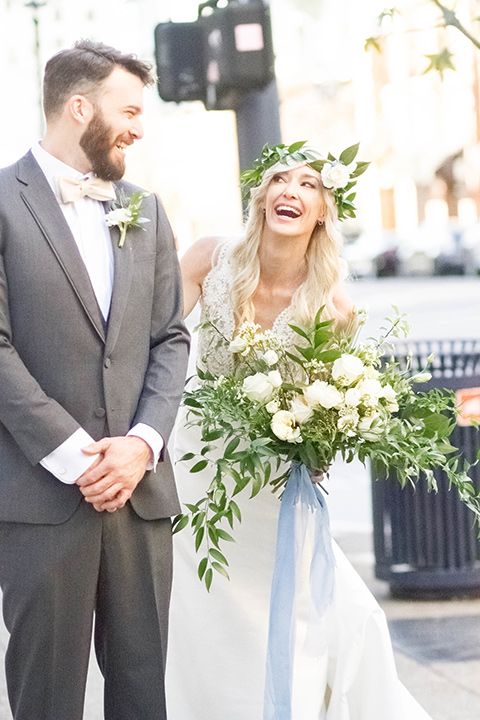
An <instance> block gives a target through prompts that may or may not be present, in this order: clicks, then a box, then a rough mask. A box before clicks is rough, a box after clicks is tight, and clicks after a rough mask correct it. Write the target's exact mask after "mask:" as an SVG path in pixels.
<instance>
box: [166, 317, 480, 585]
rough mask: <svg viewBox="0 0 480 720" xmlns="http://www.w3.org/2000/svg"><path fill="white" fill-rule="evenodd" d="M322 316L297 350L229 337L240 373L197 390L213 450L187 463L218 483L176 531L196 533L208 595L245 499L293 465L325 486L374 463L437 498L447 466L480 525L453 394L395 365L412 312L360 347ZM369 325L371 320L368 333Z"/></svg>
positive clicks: (199, 421)
mask: <svg viewBox="0 0 480 720" xmlns="http://www.w3.org/2000/svg"><path fill="white" fill-rule="evenodd" d="M322 310H323V308H322V309H321V310H320V311H319V312H318V313H317V316H316V318H315V320H314V322H313V323H312V325H311V327H308V328H302V327H298V326H296V325H291V326H290V327H291V329H292V330H293V332H294V333H295V335H296V337H297V338H298V344H296V345H294V346H293V347H287V346H286V344H285V340H284V339H283V338H282V337H280V336H278V335H276V334H275V333H273V332H272V331H265V332H261V331H260V328H259V326H257V325H255V324H253V323H248V322H247V323H244V324H243V325H242V326H241V327H240V328H239V330H238V333H237V334H236V336H235V338H234V339H233V340H232V341H231V342H229V341H228V340H227V339H226V338H222V337H221V335H220V333H219V334H218V336H219V338H220V340H221V341H222V342H223V343H227V344H228V346H229V350H230V352H231V353H232V356H233V358H234V365H233V371H232V372H230V373H229V374H227V375H221V376H215V375H213V374H212V373H210V372H208V371H207V370H202V369H199V370H198V375H199V378H200V381H201V382H200V384H199V385H198V386H197V387H195V388H194V389H193V390H190V391H187V392H186V395H185V399H184V403H185V405H186V406H188V408H189V423H190V424H193V425H198V426H199V428H200V430H201V440H202V443H203V447H202V449H201V451H200V453H199V454H198V455H195V454H194V453H187V454H186V455H184V456H183V457H182V458H181V461H187V462H190V463H191V464H192V466H191V468H190V471H191V472H192V473H197V472H201V471H202V470H204V469H205V468H207V467H208V468H209V473H211V476H212V480H211V482H210V484H209V487H208V488H207V489H206V491H205V493H204V495H203V496H202V497H201V498H200V499H199V500H198V501H197V502H195V503H192V504H188V505H186V509H187V512H186V513H184V514H181V515H178V516H177V517H176V518H175V519H174V526H173V527H174V532H178V531H180V530H182V529H184V528H186V527H187V526H190V528H191V530H192V532H193V534H194V536H195V548H196V550H197V552H199V551H200V550H202V553H201V555H202V557H201V560H200V563H199V567H198V574H199V577H200V579H201V580H203V581H204V582H205V584H206V587H207V589H210V586H211V583H212V580H213V574H214V571H217V572H218V573H220V574H222V575H224V576H226V577H227V578H228V571H227V567H228V561H227V558H226V557H225V554H224V552H222V550H221V544H222V542H223V541H233V539H234V538H233V536H232V534H231V533H230V532H229V531H227V530H226V529H225V523H223V525H224V526H223V527H222V526H221V525H222V521H226V523H228V526H229V529H231V528H233V527H234V523H235V520H238V521H241V512H240V508H239V506H238V504H237V503H236V502H235V497H236V496H237V495H238V494H239V493H240V492H242V491H244V490H247V489H248V491H249V492H250V497H252V498H253V497H255V495H257V494H258V493H259V492H260V490H261V489H262V488H264V487H265V486H266V485H269V486H270V487H271V489H272V491H274V492H275V491H278V490H281V488H282V487H283V486H284V484H285V483H286V481H287V479H288V468H289V465H290V463H292V462H299V463H303V464H304V465H306V466H307V468H308V469H309V471H310V472H311V473H312V475H313V476H317V479H318V480H319V481H321V479H322V477H323V475H324V474H326V473H328V468H329V467H330V465H331V464H332V462H333V461H334V459H335V457H336V456H337V454H340V455H341V456H342V457H343V459H344V460H345V461H346V462H351V461H352V460H353V459H354V458H355V457H358V458H359V459H360V461H361V462H365V461H366V459H367V458H369V459H370V460H371V461H372V464H373V465H374V466H375V468H376V470H377V472H378V473H381V474H383V475H385V476H387V477H391V478H396V479H397V481H398V482H400V483H401V485H402V486H405V485H406V484H408V483H410V484H415V483H416V482H417V481H418V480H419V478H421V477H422V478H424V480H425V481H426V482H427V484H428V488H429V489H430V490H437V485H436V481H435V476H434V470H435V469H442V470H443V471H444V472H445V473H446V475H447V477H448V479H449V482H450V485H451V486H454V487H455V488H456V490H457V492H458V494H459V496H460V498H461V500H462V501H463V502H464V503H465V504H466V505H467V506H468V507H469V508H471V509H472V510H473V512H474V513H475V516H476V519H477V520H478V519H479V518H480V493H479V494H477V493H476V491H475V489H474V487H473V484H472V482H471V480H470V478H469V477H468V470H469V467H470V466H469V465H468V463H466V462H465V461H463V460H462V459H461V458H460V457H458V455H455V454H454V453H455V450H456V448H454V447H453V446H452V445H451V444H450V442H449V436H450V434H451V432H452V430H453V428H454V426H455V423H456V414H457V409H456V401H455V395H454V393H453V392H451V391H447V390H438V389H434V390H429V391H428V392H418V391H415V390H414V389H413V385H414V384H416V383H419V382H422V381H426V380H428V379H430V374H429V373H428V372H422V373H417V374H412V371H411V364H410V362H408V361H407V363H406V366H404V367H402V366H401V365H400V363H399V362H398V361H397V360H396V359H395V357H394V356H393V355H391V357H390V358H389V359H388V360H386V359H385V358H386V352H387V350H388V351H389V350H390V349H391V344H390V341H391V338H393V337H400V336H401V335H403V336H406V335H407V333H408V324H407V322H406V319H405V315H401V314H400V313H399V312H398V310H397V308H394V310H395V316H394V317H393V318H387V322H388V325H387V326H386V327H383V328H382V329H381V330H382V333H381V334H380V336H379V338H378V339H374V338H370V339H369V341H368V342H367V343H366V344H361V343H360V342H359V340H358V336H359V333H358V332H357V333H356V335H355V336H354V337H350V338H349V337H345V336H344V335H343V336H342V335H341V334H338V333H335V332H334V330H333V328H332V321H331V320H322V318H321V315H322ZM364 322H365V316H363V315H362V314H360V316H359V328H360V327H361V326H362V324H364ZM210 324H211V323H210ZM430 360H433V358H431V359H430Z"/></svg>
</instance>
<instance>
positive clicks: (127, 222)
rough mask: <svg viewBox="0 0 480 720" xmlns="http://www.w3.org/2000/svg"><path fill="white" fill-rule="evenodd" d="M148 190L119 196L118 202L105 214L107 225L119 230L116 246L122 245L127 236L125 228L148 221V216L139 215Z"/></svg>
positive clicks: (137, 225) (138, 225)
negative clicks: (128, 195)
mask: <svg viewBox="0 0 480 720" xmlns="http://www.w3.org/2000/svg"><path fill="white" fill-rule="evenodd" d="M149 195H150V193H148V192H141V191H139V192H135V193H133V195H130V197H126V196H125V197H121V198H120V199H119V202H118V203H117V204H116V205H115V206H114V208H113V210H110V212H108V213H107V214H106V215H105V219H106V221H107V225H108V227H115V226H116V227H118V229H119V230H120V240H119V241H118V247H122V246H123V243H124V242H125V238H126V236H127V230H128V228H130V227H140V226H141V225H143V223H147V222H150V220H149V219H148V218H144V217H141V216H140V211H141V209H142V203H143V200H144V198H146V197H148V196H149Z"/></svg>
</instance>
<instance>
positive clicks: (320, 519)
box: [263, 463, 335, 720]
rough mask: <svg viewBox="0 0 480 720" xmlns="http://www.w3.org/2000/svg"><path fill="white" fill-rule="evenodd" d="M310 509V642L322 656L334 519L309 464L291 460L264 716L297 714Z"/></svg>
mask: <svg viewBox="0 0 480 720" xmlns="http://www.w3.org/2000/svg"><path fill="white" fill-rule="evenodd" d="M309 513H312V514H313V515H314V523H315V525H314V540H313V551H312V558H311V564H310V594H311V603H312V608H311V611H310V622H311V623H312V624H314V625H315V626H316V630H317V632H313V633H312V634H310V633H309V632H307V640H308V652H309V654H310V655H318V654H320V652H321V651H322V648H324V638H321V636H320V634H319V633H318V625H319V621H320V619H321V618H322V616H323V615H324V614H325V611H326V610H327V608H328V606H329V605H330V603H331V602H332V600H333V591H334V581H335V573H334V568H335V559H334V556H333V549H332V539H331V535H330V522H329V517H328V509H327V504H326V501H325V498H324V497H323V495H322V492H321V490H320V488H319V487H318V486H317V485H316V484H315V483H313V482H312V479H311V475H310V473H309V471H308V469H307V467H306V466H305V465H303V464H300V463H292V466H291V469H290V475H289V478H288V481H287V484H286V486H285V490H284V492H283V495H282V501H281V506H280V514H279V518H278V530H277V547H276V556H275V567H274V571H273V580H272V591H271V596H270V620H269V630H268V647H267V668H266V680H265V698H264V711H263V720H291V717H292V683H293V658H294V651H295V638H296V621H295V587H296V580H297V571H298V568H299V567H300V562H301V558H302V553H303V549H304V545H305V536H306V532H307V524H308V519H309ZM310 622H309V629H310ZM312 630H313V628H312Z"/></svg>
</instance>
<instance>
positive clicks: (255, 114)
mask: <svg viewBox="0 0 480 720" xmlns="http://www.w3.org/2000/svg"><path fill="white" fill-rule="evenodd" d="M250 1H251V0H239V2H240V3H241V4H245V5H248V4H249V3H250ZM256 2H258V0H256ZM263 4H264V5H266V6H267V7H269V6H270V0H263ZM235 115H236V120H237V144H238V159H239V164H240V170H241V171H242V170H245V169H246V168H249V167H251V166H252V164H253V161H254V160H255V159H256V158H258V157H259V156H260V154H261V151H262V148H263V146H264V145H265V144H266V143H268V144H269V145H271V144H273V145H275V144H276V143H279V142H281V138H282V132H281V128H280V111H279V98H278V88H277V81H276V78H275V76H274V78H273V80H272V81H271V82H270V83H269V84H268V85H267V86H266V87H265V88H262V89H260V90H249V91H248V92H246V93H245V94H243V95H242V97H241V98H240V100H239V104H238V106H237V107H236V109H235Z"/></svg>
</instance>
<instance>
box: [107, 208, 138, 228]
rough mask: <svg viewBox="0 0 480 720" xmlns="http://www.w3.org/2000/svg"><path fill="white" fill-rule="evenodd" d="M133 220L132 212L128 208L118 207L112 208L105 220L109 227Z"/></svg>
mask: <svg viewBox="0 0 480 720" xmlns="http://www.w3.org/2000/svg"><path fill="white" fill-rule="evenodd" d="M131 220H132V213H131V212H130V210H129V209H128V208H123V207H122V208H116V210H110V212H109V213H108V215H106V216H105V221H106V223H107V225H108V227H115V225H118V224H119V223H125V222H126V223H128V222H130V221H131Z"/></svg>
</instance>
